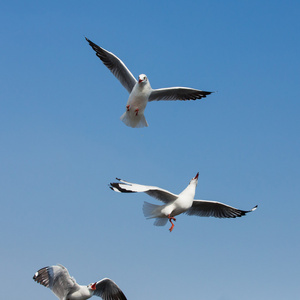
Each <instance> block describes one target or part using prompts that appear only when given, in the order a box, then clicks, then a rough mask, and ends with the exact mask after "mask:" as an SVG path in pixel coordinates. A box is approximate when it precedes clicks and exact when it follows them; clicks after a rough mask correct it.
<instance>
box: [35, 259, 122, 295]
mask: <svg viewBox="0 0 300 300" xmlns="http://www.w3.org/2000/svg"><path fill="white" fill-rule="evenodd" d="M33 280H35V281H36V282H38V283H40V284H42V285H43V286H45V287H48V288H50V289H51V290H52V292H53V293H54V294H55V295H56V296H57V298H58V299H60V300H86V299H89V298H90V297H92V296H93V295H95V296H99V297H101V298H102V299H104V300H126V297H125V295H124V294H123V292H122V291H121V290H120V288H119V287H118V286H117V285H116V284H115V283H114V282H113V281H112V280H111V279H108V278H104V279H102V280H100V281H98V282H95V283H91V284H89V285H79V284H78V283H76V281H75V279H74V278H73V277H71V276H70V274H69V272H68V270H67V268H65V267H64V266H62V265H55V266H51V267H45V268H42V269H40V270H38V271H37V272H36V273H35V274H34V276H33Z"/></svg>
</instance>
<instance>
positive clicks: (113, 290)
mask: <svg viewBox="0 0 300 300" xmlns="http://www.w3.org/2000/svg"><path fill="white" fill-rule="evenodd" d="M94 295H96V296H99V297H101V298H102V299H103V300H127V298H126V297H125V295H124V294H123V292H122V291H121V289H120V288H119V287H118V286H117V285H116V283H115V282H114V281H112V280H111V279H109V278H104V279H102V280H100V281H98V282H97V284H96V290H95V292H94Z"/></svg>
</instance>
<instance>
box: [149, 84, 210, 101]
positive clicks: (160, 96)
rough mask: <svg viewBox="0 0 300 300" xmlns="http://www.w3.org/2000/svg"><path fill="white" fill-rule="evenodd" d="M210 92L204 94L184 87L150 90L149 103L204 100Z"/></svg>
mask: <svg viewBox="0 0 300 300" xmlns="http://www.w3.org/2000/svg"><path fill="white" fill-rule="evenodd" d="M211 93H212V92H206V91H201V90H196V89H192V88H186V87H171V88H162V89H154V90H152V92H151V94H150V96H149V101H159V100H196V99H201V98H205V97H206V96H207V95H210V94H211Z"/></svg>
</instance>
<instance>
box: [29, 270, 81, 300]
mask: <svg viewBox="0 0 300 300" xmlns="http://www.w3.org/2000/svg"><path fill="white" fill-rule="evenodd" d="M33 280H35V281H36V282H38V283H40V284H41V285H43V286H45V287H48V288H50V289H51V290H52V292H53V293H54V294H55V295H56V296H57V297H58V298H59V299H60V300H63V299H65V297H66V296H67V295H68V294H69V293H70V292H74V291H76V290H78V289H79V285H78V284H77V283H76V281H75V279H74V278H73V277H71V276H70V274H69V272H68V270H67V269H66V268H65V267H64V266H62V265H57V266H51V267H45V268H42V269H40V270H38V271H37V272H36V273H35V274H34V276H33Z"/></svg>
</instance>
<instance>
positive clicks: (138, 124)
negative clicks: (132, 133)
mask: <svg viewBox="0 0 300 300" xmlns="http://www.w3.org/2000/svg"><path fill="white" fill-rule="evenodd" d="M120 120H121V121H122V122H124V123H125V125H127V126H129V127H133V128H142V127H148V123H147V121H146V118H145V116H144V114H143V113H138V115H137V116H136V115H135V114H134V115H132V114H130V112H128V111H125V112H124V114H123V115H122V116H121V117H120Z"/></svg>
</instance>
